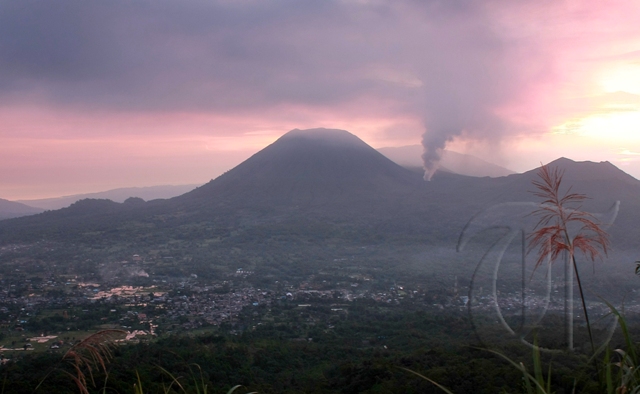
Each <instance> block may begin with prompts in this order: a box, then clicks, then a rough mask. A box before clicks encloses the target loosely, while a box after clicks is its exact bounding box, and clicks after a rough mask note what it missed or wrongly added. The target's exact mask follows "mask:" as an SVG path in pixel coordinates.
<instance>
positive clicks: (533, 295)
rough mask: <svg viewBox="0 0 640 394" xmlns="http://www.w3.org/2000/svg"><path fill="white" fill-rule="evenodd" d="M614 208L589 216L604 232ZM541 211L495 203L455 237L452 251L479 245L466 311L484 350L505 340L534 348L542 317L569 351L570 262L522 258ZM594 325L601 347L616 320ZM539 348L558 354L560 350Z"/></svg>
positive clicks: (575, 317) (575, 314) (572, 317)
mask: <svg viewBox="0 0 640 394" xmlns="http://www.w3.org/2000/svg"><path fill="white" fill-rule="evenodd" d="M619 206H620V203H619V202H616V203H615V204H613V206H612V207H611V208H610V209H609V210H608V211H607V212H603V213H599V214H590V216H591V217H593V218H594V219H596V220H597V221H598V222H599V223H601V224H602V226H603V227H608V226H610V225H611V224H613V222H614V221H615V219H616V217H617V215H618V210H619ZM544 207H545V206H543V205H540V204H536V203H533V202H513V203H502V204H497V205H494V206H492V207H490V208H488V209H486V210H484V211H482V212H481V213H479V214H478V215H476V216H475V217H473V218H472V219H471V220H470V221H469V223H468V224H467V225H466V227H465V228H464V229H463V231H462V233H461V234H460V238H459V241H458V247H457V250H458V252H461V251H463V250H465V249H466V248H468V247H469V245H470V243H471V242H473V241H474V240H478V239H480V240H481V241H480V242H479V243H480V245H481V248H480V250H481V253H480V258H479V261H478V262H477V265H476V266H475V269H474V272H473V275H472V277H471V283H470V285H469V295H468V300H467V307H468V311H469V314H470V318H471V322H472V324H473V326H474V330H475V332H476V334H477V336H478V338H479V339H480V340H481V341H482V342H483V343H484V344H485V345H490V344H491V343H492V342H495V341H496V340H503V339H504V337H505V335H506V336H509V337H512V338H514V339H517V340H519V341H521V342H522V343H525V344H527V345H529V346H534V344H533V337H534V335H539V333H541V332H544V329H545V324H547V320H548V319H545V317H547V316H548V315H553V316H555V320H553V319H551V321H552V323H551V324H553V325H554V327H557V326H558V324H557V322H558V319H561V320H562V324H560V325H559V327H561V329H562V327H563V328H564V333H563V334H564V335H563V336H564V341H563V342H564V343H563V345H562V346H564V347H565V348H569V349H573V348H574V342H575V339H574V331H575V324H576V323H575V322H576V321H579V319H580V314H581V313H580V309H579V308H574V292H575V276H574V270H573V266H572V262H571V261H570V260H569V258H568V254H567V253H565V254H564V258H561V259H559V260H558V261H556V262H555V264H551V261H550V259H549V258H547V261H546V262H543V263H542V264H540V265H539V266H538V267H537V268H536V264H535V263H534V262H533V261H532V260H534V259H533V258H532V256H528V253H527V238H528V234H529V233H530V232H531V231H533V230H534V228H535V227H536V222H537V219H536V218H535V215H534V213H535V212H537V211H540V209H541V208H544ZM569 230H570V231H571V229H569ZM576 231H579V229H578V230H576ZM478 248H479V247H478V246H477V245H476V249H478ZM598 322H599V324H600V326H601V327H603V329H602V330H601V331H602V332H604V334H603V335H601V337H600V338H599V342H601V343H606V342H608V340H609V339H610V338H611V336H612V335H613V331H614V330H615V327H616V321H615V319H614V318H610V319H609V320H608V321H603V320H602V319H599V320H598ZM547 329H549V327H547ZM534 333H535V334H534ZM554 334H557V333H554ZM556 336H557V335H556ZM538 339H543V338H538ZM554 346H555V347H554ZM542 349H543V350H547V351H554V350H560V345H552V346H550V347H548V348H546V349H545V348H542Z"/></svg>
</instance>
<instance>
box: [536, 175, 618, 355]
mask: <svg viewBox="0 0 640 394" xmlns="http://www.w3.org/2000/svg"><path fill="white" fill-rule="evenodd" d="M563 176H564V172H563V171H561V170H560V169H558V168H554V169H550V168H549V167H548V166H545V165H543V166H542V167H541V168H540V171H539V172H538V177H539V178H540V179H539V180H534V181H533V185H534V186H535V187H536V189H537V191H534V192H533V194H534V195H535V196H537V197H540V198H542V200H543V201H542V203H541V205H540V208H539V209H537V210H535V211H534V212H533V213H532V214H533V215H534V216H538V217H539V220H538V223H537V224H536V226H535V229H534V231H533V233H532V234H530V235H529V240H530V244H529V252H531V251H533V250H537V252H538V259H537V261H536V265H535V267H536V268H537V267H538V266H540V264H542V262H543V261H545V260H547V259H549V261H550V263H549V264H551V263H553V262H554V261H556V260H557V259H558V257H559V256H561V255H564V254H565V253H566V254H568V257H569V264H571V265H572V266H573V272H574V273H575V277H576V282H577V283H578V290H579V292H580V301H581V302H582V310H583V312H584V317H585V322H586V323H587V331H588V334H589V342H590V343H591V350H592V352H593V354H594V355H595V353H596V347H595V343H594V341H593V332H592V330H591V322H590V321H589V312H588V310H587V305H586V300H585V297H584V291H583V287H582V281H581V280H580V273H579V270H578V264H577V262H576V252H577V251H581V252H582V253H583V254H584V255H585V256H586V257H588V258H590V259H591V261H595V259H596V258H597V257H600V256H601V254H605V255H606V254H607V252H608V249H609V236H608V234H607V233H606V232H605V231H604V229H603V227H602V225H601V224H600V223H599V222H598V221H597V220H596V218H595V217H593V216H592V215H591V214H589V213H587V212H584V211H582V210H581V204H582V202H583V201H584V200H586V199H587V196H585V195H584V194H579V193H572V192H571V188H569V190H568V191H567V192H565V193H564V194H562V193H561V191H560V187H561V185H562V179H563ZM573 226H575V227H576V228H578V230H577V231H576V232H575V235H573V234H571V232H570V229H569V228H570V227H573ZM569 291H572V290H571V289H569ZM572 316H573V313H572V311H570V310H569V311H568V316H567V319H568V321H567V324H569V325H571V324H572V319H573V317H572ZM568 341H569V342H570V343H569V344H568V345H569V348H572V347H573V343H572V342H573V339H572V336H571V335H570V336H569V338H568Z"/></svg>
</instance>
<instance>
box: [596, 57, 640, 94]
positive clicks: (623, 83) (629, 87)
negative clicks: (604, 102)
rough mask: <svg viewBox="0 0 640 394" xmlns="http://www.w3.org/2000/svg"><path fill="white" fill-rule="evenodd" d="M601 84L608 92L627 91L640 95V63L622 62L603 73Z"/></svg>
mask: <svg viewBox="0 0 640 394" xmlns="http://www.w3.org/2000/svg"><path fill="white" fill-rule="evenodd" d="M600 85H601V86H602V88H603V89H604V91H605V92H607V93H614V92H627V93H633V94H638V95H640V65H637V64H622V65H618V66H615V67H613V68H611V69H607V70H605V71H604V72H603V73H602V76H601V78H600Z"/></svg>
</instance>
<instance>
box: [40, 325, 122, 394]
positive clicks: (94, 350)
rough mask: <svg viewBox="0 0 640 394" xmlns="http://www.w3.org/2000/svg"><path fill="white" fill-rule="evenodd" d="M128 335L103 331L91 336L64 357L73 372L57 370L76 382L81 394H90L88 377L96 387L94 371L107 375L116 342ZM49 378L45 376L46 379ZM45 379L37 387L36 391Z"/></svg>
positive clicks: (74, 346)
mask: <svg viewBox="0 0 640 394" xmlns="http://www.w3.org/2000/svg"><path fill="white" fill-rule="evenodd" d="M126 333H127V332H126V331H122V330H102V331H98V332H96V333H95V334H92V335H89V336H88V337H86V338H85V339H83V340H82V341H80V342H78V343H76V344H75V345H73V346H71V348H70V349H69V350H68V351H67V352H66V353H65V354H64V356H62V360H61V361H63V362H65V364H66V365H69V366H70V367H71V369H72V372H69V371H67V370H66V369H64V368H56V369H55V370H62V372H63V373H65V374H66V375H68V376H69V377H70V378H71V379H72V380H73V381H74V382H75V384H76V386H77V387H78V390H79V391H80V393H81V394H89V389H88V382H87V375H88V377H89V381H90V382H91V384H92V385H93V386H95V381H94V379H93V371H94V370H102V371H103V372H104V373H105V374H107V364H108V363H109V362H110V361H111V359H112V358H113V353H112V351H111V349H112V348H113V346H115V340H116V339H117V338H119V337H121V336H123V335H126ZM51 372H53V371H51ZM51 372H50V373H51ZM50 373H49V374H50ZM49 374H47V376H49ZM47 376H45V379H46V378H47ZM45 379H43V380H42V381H41V382H40V384H39V385H38V387H36V391H37V390H38V388H39V387H40V385H42V383H43V382H44V380H45Z"/></svg>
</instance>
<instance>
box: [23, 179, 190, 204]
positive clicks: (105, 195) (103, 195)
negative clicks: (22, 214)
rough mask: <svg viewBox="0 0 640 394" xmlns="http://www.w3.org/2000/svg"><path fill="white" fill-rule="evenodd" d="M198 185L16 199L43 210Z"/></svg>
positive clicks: (168, 193) (162, 194) (170, 193)
mask: <svg viewBox="0 0 640 394" xmlns="http://www.w3.org/2000/svg"><path fill="white" fill-rule="evenodd" d="M198 186H200V185H161V186H148V187H125V188H119V189H113V190H107V191H104V192H97V193H86V194H75V195H72V196H64V197H54V198H43V199H36V200H18V201H17V202H19V203H22V204H25V205H28V206H31V207H36V208H42V209H45V210H52V209H60V208H66V207H68V206H69V205H71V204H73V203H74V202H76V201H80V200H84V199H86V198H95V199H108V200H111V201H114V202H124V201H125V200H126V199H127V198H129V197H138V198H141V199H143V200H146V201H148V200H155V199H158V198H165V199H166V198H172V197H175V196H179V195H181V194H184V193H186V192H189V191H191V190H193V189H195V188H196V187H198Z"/></svg>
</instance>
